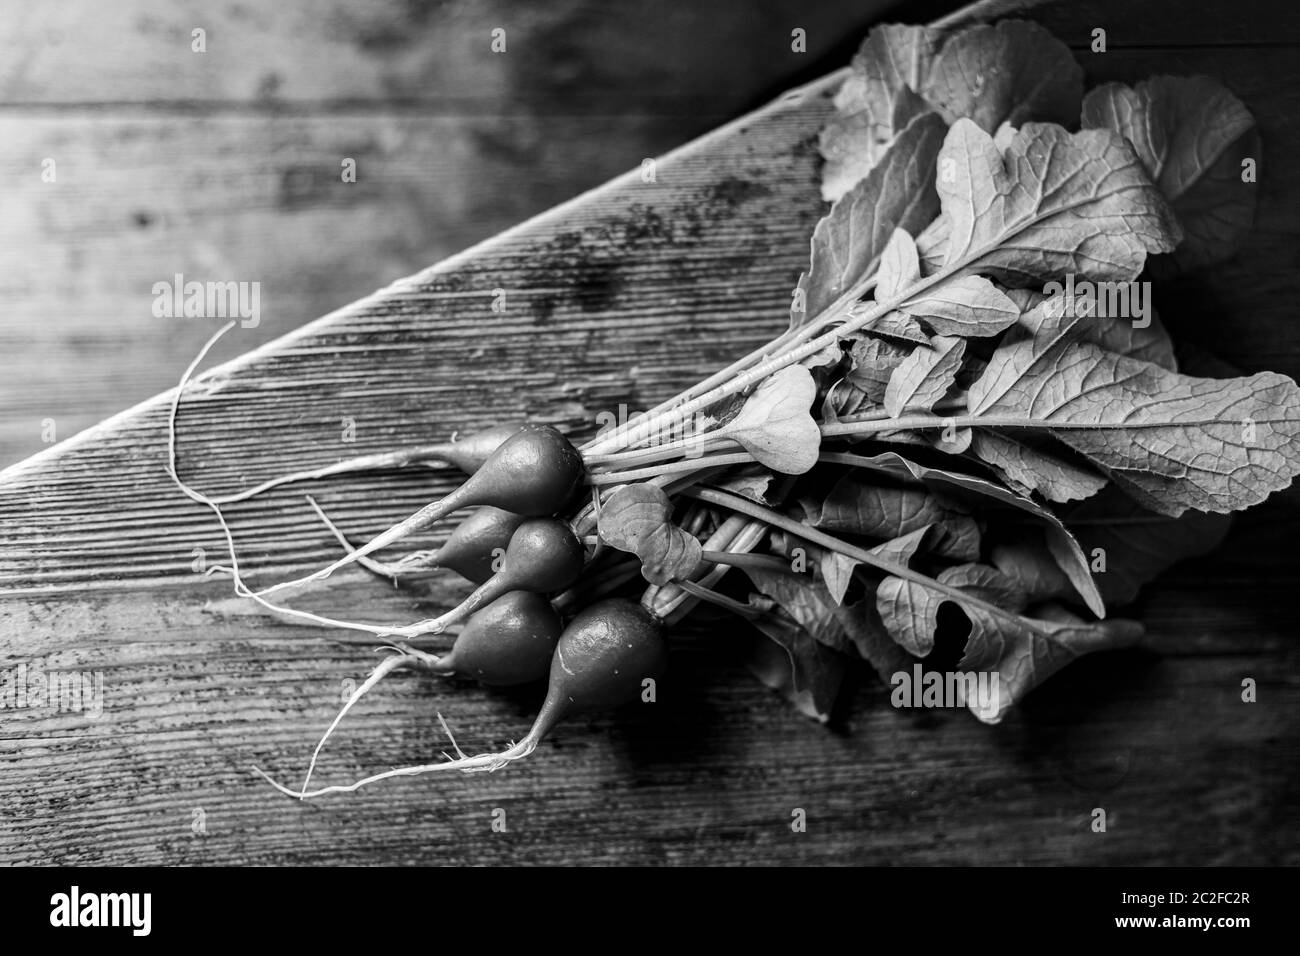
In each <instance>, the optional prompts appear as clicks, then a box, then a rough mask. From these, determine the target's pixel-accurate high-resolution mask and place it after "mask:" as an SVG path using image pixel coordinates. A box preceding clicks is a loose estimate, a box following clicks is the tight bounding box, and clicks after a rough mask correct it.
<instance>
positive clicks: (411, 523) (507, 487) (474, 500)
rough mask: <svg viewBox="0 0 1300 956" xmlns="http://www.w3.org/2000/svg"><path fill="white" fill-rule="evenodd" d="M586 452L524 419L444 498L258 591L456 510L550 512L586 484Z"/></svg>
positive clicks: (353, 557) (315, 576)
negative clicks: (348, 550) (337, 554)
mask: <svg viewBox="0 0 1300 956" xmlns="http://www.w3.org/2000/svg"><path fill="white" fill-rule="evenodd" d="M584 475H585V470H584V467H583V463H582V455H580V454H579V453H578V450H577V449H576V448H574V447H573V445H571V444H570V443H569V441H568V439H566V438H565V437H564V436H563V435H561V434H560V433H559V432H558V431H556V430H555V429H554V428H551V427H550V426H549V425H525V426H523V427H522V428H520V429H519V430H518V431H517V432H515V434H514V435H512V436H511V437H510V438H508V439H506V440H505V441H504V442H502V444H501V445H500V446H499V447H498V448H497V449H496V451H494V452H492V454H491V455H489V456H488V458H487V460H486V461H484V462H483V465H482V467H480V468H479V469H478V470H477V471H476V472H474V474H472V475H471V476H470V477H469V478H468V479H467V480H466V481H465V483H464V484H463V485H461V486H460V487H459V488H457V489H456V490H455V491H453V492H451V494H449V495H447V496H446V497H445V498H443V499H441V500H440V501H435V502H433V503H432V504H429V505H426V506H425V507H423V508H421V509H420V510H419V511H417V512H416V513H415V514H413V515H411V516H410V517H409V518H406V519H405V520H403V521H401V522H399V523H397V524H395V525H393V526H392V527H391V528H389V529H388V530H387V531H385V532H383V533H382V534H380V535H378V536H376V537H374V538H372V539H371V540H370V541H368V542H367V543H366V544H364V545H362V546H361V547H360V548H358V549H357V550H355V551H353V552H352V553H351V554H348V555H345V556H344V557H342V558H340V559H339V560H338V561H335V562H334V563H333V564H331V565H329V566H328V567H325V568H321V569H320V570H319V571H315V572H313V573H312V574H309V575H307V576H306V577H303V578H298V579H297V580H294V581H284V582H282V583H280V584H276V585H273V586H272V587H269V588H265V589H264V590H262V591H260V592H258V593H259V594H262V595H267V594H272V593H274V592H276V591H279V590H282V589H284V588H289V587H295V586H297V585H300V584H305V583H307V582H309V581H319V580H321V579H322V578H326V577H329V575H331V574H333V573H334V572H335V571H337V570H338V569H339V568H342V567H346V566H347V565H349V564H352V563H354V562H356V561H357V560H358V559H360V558H363V557H365V556H367V555H369V554H372V553H373V552H375V551H378V550H379V549H380V548H384V547H387V546H388V545H390V544H392V543H393V542H394V541H397V540H398V539H400V538H403V537H405V536H406V535H408V534H413V533H415V532H416V531H419V530H421V529H422V528H426V527H428V526H429V525H431V524H433V523H434V522H435V521H438V520H439V519H441V518H444V517H446V516H447V515H449V514H451V513H452V512H453V511H457V510H459V509H461V508H469V507H473V506H475V505H491V506H493V507H496V508H501V509H504V510H506V511H511V512H514V513H515V514H519V515H523V516H525V517H540V516H543V515H552V514H555V513H556V512H557V511H559V510H561V509H562V508H563V507H564V506H565V505H567V504H568V503H569V502H570V500H572V498H573V496H574V493H575V492H576V491H577V490H578V488H579V487H580V486H581V484H582V480H583V477H584Z"/></svg>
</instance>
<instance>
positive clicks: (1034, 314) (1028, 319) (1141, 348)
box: [1007, 289, 1178, 372]
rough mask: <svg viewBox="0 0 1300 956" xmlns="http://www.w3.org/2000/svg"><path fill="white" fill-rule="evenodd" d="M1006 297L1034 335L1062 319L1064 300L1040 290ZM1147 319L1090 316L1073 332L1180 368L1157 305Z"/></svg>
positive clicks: (1014, 291)
mask: <svg viewBox="0 0 1300 956" xmlns="http://www.w3.org/2000/svg"><path fill="white" fill-rule="evenodd" d="M1007 297H1008V298H1010V299H1011V300H1012V301H1013V302H1015V303H1016V306H1017V307H1018V308H1019V309H1020V319H1019V324H1020V326H1021V327H1022V328H1024V329H1025V331H1027V332H1028V333H1029V334H1031V335H1033V334H1035V333H1037V332H1038V330H1039V327H1040V326H1041V325H1042V324H1043V323H1044V322H1045V321H1047V322H1051V323H1056V322H1060V321H1061V319H1062V317H1063V316H1064V313H1063V312H1062V311H1061V310H1062V308H1063V307H1064V301H1063V300H1062V301H1061V302H1051V301H1049V300H1048V297H1047V296H1046V295H1044V294H1043V293H1041V292H1035V291H1033V290H1032V289H1008V290H1007ZM1076 311H1077V310H1076ZM1148 318H1149V321H1148V322H1146V323H1142V322H1141V321H1139V320H1137V319H1123V318H1089V319H1087V320H1086V321H1083V322H1080V323H1078V324H1077V325H1075V326H1073V328H1072V331H1073V332H1074V333H1075V334H1077V335H1078V336H1079V338H1081V339H1082V340H1083V341H1085V342H1091V343H1092V344H1093V345H1097V346H1100V347H1101V348H1103V349H1105V350H1106V351H1108V352H1118V353H1119V354H1120V355H1127V356H1128V357H1129V358H1135V359H1140V360H1141V361H1143V362H1152V363H1154V364H1156V365H1159V366H1160V367H1161V368H1167V369H1169V370H1170V371H1171V372H1174V371H1177V370H1178V363H1177V361H1176V360H1175V358H1174V342H1173V339H1171V338H1170V337H1169V332H1168V331H1167V330H1166V329H1165V327H1164V324H1163V323H1162V322H1161V321H1160V316H1159V315H1158V314H1157V313H1156V311H1155V309H1154V308H1151V309H1150V315H1149V317H1148Z"/></svg>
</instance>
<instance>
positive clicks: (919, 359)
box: [885, 336, 966, 417]
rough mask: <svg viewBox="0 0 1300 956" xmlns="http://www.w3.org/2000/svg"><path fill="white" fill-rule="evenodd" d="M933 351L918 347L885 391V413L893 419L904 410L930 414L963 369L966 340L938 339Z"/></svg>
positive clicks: (942, 337) (905, 360) (892, 377)
mask: <svg viewBox="0 0 1300 956" xmlns="http://www.w3.org/2000/svg"><path fill="white" fill-rule="evenodd" d="M933 345H934V347H933V348H918V349H914V350H913V351H912V354H911V355H909V356H908V357H907V358H906V359H904V360H903V361H902V362H900V363H899V365H898V367H897V368H896V369H894V373H893V375H892V376H891V377H890V379H889V386H888V387H887V388H886V389H885V410H886V411H887V412H888V413H889V414H890V415H892V416H895V417H897V416H899V415H901V414H903V412H904V411H921V412H928V411H929V410H930V409H931V408H933V407H934V406H935V403H937V402H938V401H940V400H941V399H942V398H943V397H944V396H945V395H947V394H948V390H949V389H951V388H952V386H953V383H954V382H956V381H957V372H958V370H960V369H961V360H962V357H963V356H964V355H965V354H966V340H965V339H960V338H950V337H947V336H936V337H935V339H934V341H933Z"/></svg>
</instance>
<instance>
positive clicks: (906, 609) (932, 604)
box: [876, 564, 1026, 657]
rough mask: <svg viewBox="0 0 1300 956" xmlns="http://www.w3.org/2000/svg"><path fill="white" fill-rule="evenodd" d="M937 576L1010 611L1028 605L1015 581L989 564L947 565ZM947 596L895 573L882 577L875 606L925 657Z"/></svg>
mask: <svg viewBox="0 0 1300 956" xmlns="http://www.w3.org/2000/svg"><path fill="white" fill-rule="evenodd" d="M935 580H937V581H938V582H939V583H940V584H946V585H948V586H950V587H955V588H959V589H961V590H962V591H963V592H965V593H967V594H969V595H970V596H971V597H974V598H977V599H979V600H981V601H987V602H989V603H991V604H995V605H997V606H998V607H1000V608H1003V609H1004V610H1007V611H1012V612H1018V611H1021V610H1023V609H1024V607H1025V603H1026V598H1025V595H1024V594H1023V593H1022V592H1021V591H1020V590H1019V588H1017V586H1016V583H1015V581H1014V580H1012V579H1011V578H1009V577H1008V576H1007V575H1005V574H1003V573H1002V572H1001V571H999V570H998V569H997V568H994V567H990V566H989V565H986V564H959V565H957V566H955V567H951V568H945V569H944V570H943V571H942V572H940V574H939V576H938V577H937V578H936V579H935ZM947 600H950V598H948V597H947V596H946V595H945V594H943V592H941V591H938V590H935V589H934V588H932V587H927V586H926V585H924V584H920V583H917V582H915V581H908V580H904V579H903V578H897V577H893V576H890V577H887V578H885V579H884V580H883V581H881V582H880V587H879V588H877V590H876V610H877V611H878V612H879V613H880V617H881V620H882V621H884V624H885V628H886V630H888V631H889V633H890V634H891V635H892V636H893V638H894V640H896V641H897V642H898V643H899V645H901V646H902V647H903V648H904V649H905V650H907V652H908V653H910V654H913V655H915V656H916V657H924V656H925V655H927V654H929V653H930V651H932V650H933V649H934V632H935V628H936V627H937V626H938V623H939V608H940V607H941V606H942V605H943V603H944V602H945V601H947ZM959 606H963V607H964V606H965V605H959Z"/></svg>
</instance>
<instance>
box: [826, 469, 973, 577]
mask: <svg viewBox="0 0 1300 956" xmlns="http://www.w3.org/2000/svg"><path fill="white" fill-rule="evenodd" d="M804 507H805V511H806V512H807V513H808V521H809V523H810V524H811V525H812V526H813V527H814V528H821V529H822V530H824V531H832V532H841V533H847V534H857V535H862V536H864V537H867V538H875V539H877V540H881V541H890V540H893V539H895V538H901V537H903V536H905V535H907V534H910V533H911V532H914V531H917V530H918V529H923V528H925V527H926V526H927V525H935V526H936V527H935V532H934V537H933V538H932V539H931V543H930V547H931V549H932V550H933V551H934V553H936V554H939V555H943V556H946V557H952V558H956V559H959V560H960V559H962V558H966V557H968V556H970V555H971V554H972V553H974V554H977V553H978V552H979V527H978V525H976V523H975V522H974V520H973V519H971V518H970V517H969V516H967V515H965V514H962V513H961V512H960V511H957V510H955V509H953V508H950V507H948V506H947V505H946V504H944V503H943V502H941V501H940V500H939V499H938V498H937V497H936V496H935V495H933V494H931V493H930V492H929V491H927V490H925V489H924V488H888V487H881V486H878V485H874V484H870V483H868V482H866V481H864V480H863V479H862V478H861V477H859V476H857V475H854V474H851V473H850V474H847V475H845V476H844V477H842V478H841V479H840V480H839V481H837V482H836V483H835V485H834V486H833V487H832V488H831V490H830V492H829V493H828V494H827V495H826V497H825V499H824V500H822V501H821V502H820V503H817V502H808V503H805V506H804Z"/></svg>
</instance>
